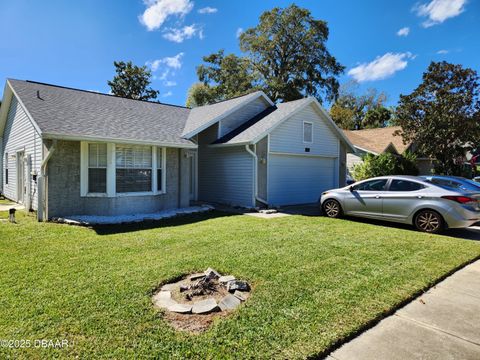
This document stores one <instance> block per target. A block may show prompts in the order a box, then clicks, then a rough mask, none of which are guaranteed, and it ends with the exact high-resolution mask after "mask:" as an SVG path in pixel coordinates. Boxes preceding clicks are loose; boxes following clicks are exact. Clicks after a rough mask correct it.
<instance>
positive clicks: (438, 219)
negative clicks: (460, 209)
mask: <svg viewBox="0 0 480 360" xmlns="http://www.w3.org/2000/svg"><path fill="white" fill-rule="evenodd" d="M414 224H415V227H416V228H417V230H420V231H423V232H426V233H430V234H438V233H440V232H442V231H443V229H444V228H445V221H444V220H443V218H442V215H440V214H439V213H438V212H436V211H433V210H422V211H420V212H419V213H418V214H417V215H416V216H415V221H414Z"/></svg>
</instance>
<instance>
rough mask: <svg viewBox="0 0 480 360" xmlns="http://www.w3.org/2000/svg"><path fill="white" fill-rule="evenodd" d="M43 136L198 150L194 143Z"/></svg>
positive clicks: (45, 135)
mask: <svg viewBox="0 0 480 360" xmlns="http://www.w3.org/2000/svg"><path fill="white" fill-rule="evenodd" d="M42 135H43V138H44V139H56V140H69V141H86V142H101V143H108V142H112V143H117V144H132V145H148V146H159V147H171V148H179V149H196V148H197V145H196V144H193V143H192V144H175V143H166V142H156V141H142V140H131V139H119V138H108V137H94V136H76V135H63V134H53V133H43V134H42Z"/></svg>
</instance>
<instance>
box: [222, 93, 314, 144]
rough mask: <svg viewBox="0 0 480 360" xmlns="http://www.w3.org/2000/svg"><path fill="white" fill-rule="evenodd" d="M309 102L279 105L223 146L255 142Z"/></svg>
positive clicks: (309, 99)
mask: <svg viewBox="0 0 480 360" xmlns="http://www.w3.org/2000/svg"><path fill="white" fill-rule="evenodd" d="M310 101H312V99H311V98H305V99H299V100H295V101H289V102H286V103H280V104H278V105H277V109H276V110H275V111H273V112H272V113H270V114H269V115H267V116H265V117H264V118H262V119H261V120H260V121H257V122H255V123H254V124H253V125H252V126H250V127H249V128H248V129H246V130H244V131H242V132H241V133H240V134H238V135H236V136H235V137H233V138H231V139H230V140H228V141H226V142H224V143H223V144H228V145H237V144H238V145H239V144H245V143H250V142H252V141H254V140H256V139H257V137H259V136H261V135H262V134H265V133H267V132H268V131H269V130H270V129H272V128H273V127H275V126H276V125H277V124H278V123H280V122H282V121H283V120H285V118H287V117H288V116H289V115H290V114H292V113H293V112H295V110H297V109H298V108H300V107H301V106H303V105H305V104H306V103H307V102H310ZM257 140H258V139H257Z"/></svg>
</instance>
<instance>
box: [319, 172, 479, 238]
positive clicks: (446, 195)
mask: <svg viewBox="0 0 480 360" xmlns="http://www.w3.org/2000/svg"><path fill="white" fill-rule="evenodd" d="M479 200H480V194H479V193H472V192H462V191H457V190H455V189H449V188H443V187H440V186H437V185H434V184H431V183H429V182H427V181H425V180H424V179H422V178H419V177H416V176H383V177H378V178H372V179H368V180H364V181H361V182H357V183H355V184H353V185H350V186H346V187H344V188H339V189H334V190H329V191H325V192H324V193H323V194H322V196H321V198H320V209H321V210H322V212H323V213H324V214H325V215H326V216H328V217H331V218H337V217H341V216H342V215H348V216H358V217H364V218H371V219H378V220H386V221H393V222H398V223H404V224H413V225H414V226H415V227H416V228H417V229H418V230H420V231H424V232H429V233H439V232H441V231H442V230H443V229H445V228H464V227H469V226H471V225H473V224H474V223H476V222H478V221H479V220H480V206H479Z"/></svg>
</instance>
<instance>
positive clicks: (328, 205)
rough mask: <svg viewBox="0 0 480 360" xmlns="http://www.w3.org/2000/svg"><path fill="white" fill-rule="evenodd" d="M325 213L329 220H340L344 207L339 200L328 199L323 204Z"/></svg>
mask: <svg viewBox="0 0 480 360" xmlns="http://www.w3.org/2000/svg"><path fill="white" fill-rule="evenodd" d="M322 211H323V213H324V214H325V215H326V216H328V217H329V218H339V217H341V216H342V207H341V206H340V203H339V202H338V201H337V200H334V199H328V200H325V201H324V202H323V204H322Z"/></svg>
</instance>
